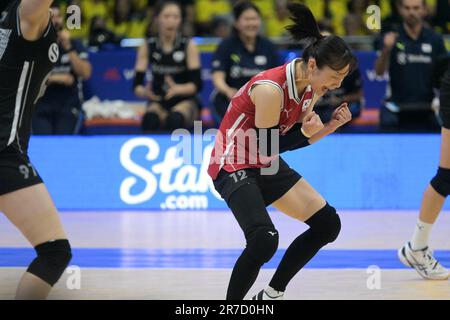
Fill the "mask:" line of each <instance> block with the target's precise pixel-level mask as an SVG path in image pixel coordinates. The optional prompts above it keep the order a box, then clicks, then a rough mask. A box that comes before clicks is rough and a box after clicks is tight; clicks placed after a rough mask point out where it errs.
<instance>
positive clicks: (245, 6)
mask: <svg viewBox="0 0 450 320" xmlns="http://www.w3.org/2000/svg"><path fill="white" fill-rule="evenodd" d="M249 9H253V10H255V11H256V12H257V13H258V15H259V16H261V10H259V8H258V7H257V6H256V5H255V4H254V3H252V2H250V1H238V2H237V3H236V4H235V5H234V7H233V18H234V20H235V21H236V20H238V19H239V18H240V17H241V15H242V14H243V13H244V12H245V11H247V10H249Z"/></svg>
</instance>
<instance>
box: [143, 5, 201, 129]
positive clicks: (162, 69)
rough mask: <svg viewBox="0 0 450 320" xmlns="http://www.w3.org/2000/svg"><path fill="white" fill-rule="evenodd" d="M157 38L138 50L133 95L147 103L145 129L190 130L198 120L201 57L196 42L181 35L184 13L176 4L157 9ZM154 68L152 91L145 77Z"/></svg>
mask: <svg viewBox="0 0 450 320" xmlns="http://www.w3.org/2000/svg"><path fill="white" fill-rule="evenodd" d="M155 22H156V26H157V29H158V32H157V35H156V36H151V37H150V38H149V39H148V40H147V41H146V42H145V43H144V44H143V45H141V47H140V48H139V50H138V53H137V61H136V67H135V70H136V77H135V81H134V92H135V94H136V95H137V96H139V97H141V98H144V99H148V100H149V105H148V108H147V111H146V113H145V115H144V117H143V119H142V129H143V130H144V131H153V130H159V129H168V130H174V129H178V128H191V127H192V125H193V123H194V121H195V120H197V119H198V116H199V109H200V102H199V100H198V98H197V93H198V92H200V90H201V88H202V80H201V73H200V54H199V52H198V48H197V46H196V45H195V43H194V42H193V40H191V39H189V38H187V37H185V36H183V35H181V33H180V31H179V30H180V27H181V23H182V9H181V6H180V4H179V3H178V2H176V1H162V2H160V3H159V4H158V5H157V7H156V8H155ZM149 65H150V66H151V70H152V74H153V80H152V86H151V88H150V87H148V86H146V85H145V73H146V71H147V68H148V66H149Z"/></svg>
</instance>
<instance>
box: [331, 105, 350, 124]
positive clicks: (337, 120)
mask: <svg viewBox="0 0 450 320" xmlns="http://www.w3.org/2000/svg"><path fill="white" fill-rule="evenodd" d="M350 120H352V114H351V112H350V110H349V109H348V104H347V102H344V103H343V104H341V105H340V106H339V107H338V108H337V109H336V110H334V112H333V115H332V116H331V120H330V122H329V123H328V125H329V126H331V127H332V128H333V129H334V130H336V129H337V128H339V127H341V126H343V125H344V124H346V123H347V122H349V121H350Z"/></svg>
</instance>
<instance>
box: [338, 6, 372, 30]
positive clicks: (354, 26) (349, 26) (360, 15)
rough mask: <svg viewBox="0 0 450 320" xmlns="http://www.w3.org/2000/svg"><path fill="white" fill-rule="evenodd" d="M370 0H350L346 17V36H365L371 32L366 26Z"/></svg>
mask: <svg viewBox="0 0 450 320" xmlns="http://www.w3.org/2000/svg"><path fill="white" fill-rule="evenodd" d="M368 6H369V0H348V1H347V15H346V16H345V18H344V28H345V35H346V36H364V35H368V34H370V32H369V29H368V28H367V26H366V21H365V20H366V9H367V7H368Z"/></svg>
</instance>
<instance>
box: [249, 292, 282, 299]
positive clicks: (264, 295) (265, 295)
mask: <svg viewBox="0 0 450 320" xmlns="http://www.w3.org/2000/svg"><path fill="white" fill-rule="evenodd" d="M252 300H284V293H283V292H279V294H277V295H275V296H270V295H269V294H268V293H267V292H266V290H261V291H260V292H259V293H258V294H257V295H255V296H253V298H252Z"/></svg>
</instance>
